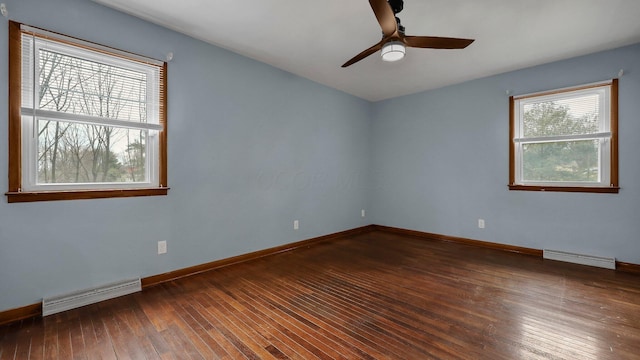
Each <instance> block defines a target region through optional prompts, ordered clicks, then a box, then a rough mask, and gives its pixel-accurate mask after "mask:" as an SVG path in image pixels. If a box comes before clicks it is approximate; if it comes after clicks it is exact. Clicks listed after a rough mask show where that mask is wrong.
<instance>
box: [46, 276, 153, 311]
mask: <svg viewBox="0 0 640 360" xmlns="http://www.w3.org/2000/svg"><path fill="white" fill-rule="evenodd" d="M138 291H142V283H141V282H140V278H138V279H132V280H125V281H120V282H116V283H111V284H107V285H103V286H100V287H96V288H93V289H86V290H81V291H77V292H73V293H70V294H66V295H60V296H56V297H50V298H45V299H42V316H47V315H51V314H55V313H59V312H62V311H66V310H71V309H75V308H79V307H81V306H85V305H89V304H95V303H97V302H100V301H104V300H109V299H113V298H117V297H120V296H124V295H128V294H132V293H135V292H138Z"/></svg>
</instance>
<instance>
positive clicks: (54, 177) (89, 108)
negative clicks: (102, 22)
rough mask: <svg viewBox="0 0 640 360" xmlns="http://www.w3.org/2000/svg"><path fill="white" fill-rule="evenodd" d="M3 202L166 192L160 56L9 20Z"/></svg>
mask: <svg viewBox="0 0 640 360" xmlns="http://www.w3.org/2000/svg"><path fill="white" fill-rule="evenodd" d="M10 39H11V40H10V52H9V56H10V70H9V72H10V79H9V83H10V85H9V89H10V90H9V99H10V101H9V102H10V115H9V131H10V143H9V148H10V149H9V150H10V155H9V157H10V159H9V178H10V181H9V188H10V189H9V192H8V193H7V196H8V201H9V202H20V201H39V200H66V199H76V198H82V199H86V198H98V197H122V196H146V195H165V194H166V193H167V187H166V186H167V181H166V178H167V174H166V114H165V108H166V106H165V96H164V94H165V93H166V91H165V78H166V74H165V73H166V64H165V63H163V62H159V61H155V60H151V59H147V58H143V57H140V56H137V55H133V54H129V53H125V52H121V51H118V50H114V49H110V48H106V47H102V46H99V45H95V44H91V43H87V42H84V41H81V40H77V39H73V38H68V37H66V36H62V35H59V34H54V33H50V32H47V31H44V30H40V29H36V28H32V27H29V26H25V25H21V24H18V23H14V22H12V23H11V24H10Z"/></svg>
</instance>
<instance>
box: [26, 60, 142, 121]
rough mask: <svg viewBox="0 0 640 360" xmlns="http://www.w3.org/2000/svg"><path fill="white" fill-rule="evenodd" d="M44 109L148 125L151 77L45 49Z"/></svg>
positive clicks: (40, 76) (41, 78)
mask: <svg viewBox="0 0 640 360" xmlns="http://www.w3.org/2000/svg"><path fill="white" fill-rule="evenodd" d="M38 55H39V56H38V62H39V64H38V65H39V66H38V71H39V73H38V79H39V89H38V90H39V91H38V94H37V96H39V99H38V100H39V104H40V106H39V107H40V109H43V110H50V111H59V112H65V113H71V114H80V115H89V116H98V117H103V118H110V119H118V120H125V121H132V122H147V100H146V96H147V95H146V92H147V74H146V73H144V72H140V71H134V70H130V69H124V68H121V67H118V66H114V65H108V64H104V63H100V62H95V61H91V60H87V59H81V58H78V57H74V56H69V55H66V54H62V53H59V52H56V51H51V50H45V49H41V50H40V51H39V53H38Z"/></svg>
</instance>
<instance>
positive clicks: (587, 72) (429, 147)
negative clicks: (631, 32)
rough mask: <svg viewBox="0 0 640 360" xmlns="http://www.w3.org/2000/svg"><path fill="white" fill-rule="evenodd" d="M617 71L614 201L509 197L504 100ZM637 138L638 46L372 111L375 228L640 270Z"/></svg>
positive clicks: (428, 94) (555, 196)
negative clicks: (587, 257)
mask: <svg viewBox="0 0 640 360" xmlns="http://www.w3.org/2000/svg"><path fill="white" fill-rule="evenodd" d="M620 69H624V71H625V74H624V76H622V77H621V78H620V87H619V90H620V101H619V110H620V117H619V128H620V130H619V131H620V133H619V143H620V144H619V151H620V155H619V165H620V186H621V187H622V190H621V191H620V193H619V194H617V195H616V194H585V193H554V192H547V193H544V192H526V191H509V190H508V189H507V183H508V178H509V174H508V171H509V167H508V165H509V159H508V144H509V142H508V139H509V133H508V131H509V118H508V106H509V102H508V96H507V95H506V91H507V90H509V91H511V94H516V95H517V94H525V93H531V92H536V91H542V90H549V89H554V88H561V87H567V86H572V85H579V84H585V83H591V82H597V81H602V80H606V79H611V78H613V77H616V76H617V74H618V71H619V70H620ZM639 135H640V45H635V46H630V47H625V48H620V49H617V50H613V51H608V52H603V53H598V54H594V55H589V56H584V57H580V58H574V59H571V60H567V61H561V62H556V63H552V64H547V65H544V66H538V67H534V68H529V69H525V70H521V71H515V72H511V73H507V74H502V75H499V76H493V77H489V78H484V79H480V80H476V81H470V82H466V83H463V84H459V85H455V86H450V87H446V88H442V89H439V90H434V91H429V92H424V93H420V94H414V95H409V96H404V97H400V98H396V99H391V100H388V101H383V102H379V103H376V104H375V105H374V111H373V124H372V144H373V148H372V151H373V157H372V159H373V160H372V169H371V171H372V173H373V174H374V176H373V179H374V181H375V186H374V190H373V191H372V193H371V199H370V201H371V207H372V212H371V215H372V222H374V223H377V224H382V225H388V226H395V227H401V228H408V229H413V230H419V231H425V232H432V233H438V234H444V235H450V236H458V237H463V238H472V239H479V240H484V241H491V242H498V243H504V244H512V245H518V246H524V247H530V248H536V249H545V248H546V249H555V250H564V251H571V252H577V253H582V254H591V255H597V256H611V257H616V258H617V259H618V260H621V261H626V262H632V263H636V264H640V158H639V155H640V139H639V138H638V136H639ZM479 218H483V219H485V220H486V228H485V229H483V230H482V229H478V227H477V219H479Z"/></svg>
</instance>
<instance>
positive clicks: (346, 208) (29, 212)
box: [0, 0, 371, 311]
mask: <svg viewBox="0 0 640 360" xmlns="http://www.w3.org/2000/svg"><path fill="white" fill-rule="evenodd" d="M4 2H5V3H6V4H7V8H8V9H9V13H10V19H12V20H15V21H19V22H23V23H26V24H29V25H33V26H38V27H42V28H46V29H49V30H52V31H56V32H60V33H64V34H67V35H70V36H75V37H79V38H83V39H85V40H89V41H94V42H98V43H102V44H104V45H109V46H113V47H117V48H121V49H123V50H129V51H132V52H136V53H140V54H142V55H146V56H150V57H154V58H159V59H163V58H164V57H165V54H166V53H168V52H170V51H172V52H174V54H175V56H174V60H173V61H172V62H170V63H169V79H168V83H169V104H168V109H169V114H168V115H169V116H168V122H169V138H168V142H169V154H168V156H169V169H168V170H169V186H171V190H170V191H169V195H168V196H166V197H141V198H128V199H127V198H122V199H102V200H82V201H59V202H39V203H22V204H20V203H18V204H8V203H7V202H6V199H4V200H3V201H0V311H2V310H5V309H11V308H15V307H20V306H25V305H29V304H33V303H36V302H39V301H40V300H41V299H42V297H47V296H53V295H58V294H63V293H67V292H70V291H75V290H80V289H85V288H90V287H94V286H98V285H102V284H105V283H109V282H113V281H118V280H122V279H128V278H133V277H138V276H141V277H145V276H150V275H155V274H160V273H164V272H167V271H171V270H174V269H179V268H184V267H188V266H192V265H196V264H201V263H205V262H209V261H213V260H216V259H222V258H227V257H230V256H234V255H239V254H244V253H247V252H251V251H256V250H260V249H265V248H269V247H273V246H277V245H281V244H285V243H291V242H294V241H298V240H303V239H308V238H312V237H316V236H320V235H324V234H328V233H334V232H338V231H341V230H346V229H351V228H355V227H359V226H363V225H365V224H367V223H368V221H366V220H365V219H362V218H361V217H360V209H362V208H363V207H364V206H366V201H367V186H366V181H368V180H367V179H368V177H367V171H368V169H369V159H370V149H369V140H370V117H371V114H370V111H371V104H370V103H368V102H366V101H364V100H361V99H358V98H355V97H353V96H350V95H347V94H345V93H342V92H339V91H336V90H333V89H329V88H327V87H324V86H321V85H318V84H316V83H313V82H311V81H308V80H305V79H302V78H300V77H296V76H294V75H292V74H289V73H286V72H283V71H280V70H278V69H275V68H273V67H270V66H268V65H265V64H261V63H259V62H256V61H253V60H250V59H248V58H244V57H241V56H239V55H236V54H233V53H231V52H228V51H226V50H223V49H220V48H217V47H213V46H210V45H207V44H205V43H202V42H200V41H197V40H194V39H191V38H188V37H186V36H182V35H180V34H177V33H175V32H172V31H169V30H167V29H163V28H160V27H157V26H154V25H151V24H149V23H146V22H143V21H140V20H138V19H135V18H133V17H130V16H127V15H125V14H122V13H118V12H116V11H113V10H110V9H108V8H105V7H102V6H100V5H97V4H95V3H93V2H91V1H89V0H5V1H4ZM6 49H7V19H5V18H2V17H0V109H6V108H7V50H6ZM6 124H7V119H6V111H0V149H3V154H4V155H3V156H0V169H2V170H0V172H1V173H2V174H4V175H2V176H0V189H5V191H6V189H8V184H7V170H6V169H7V156H6V149H7V137H8V134H7V125H6ZM294 219H299V220H300V230H298V231H294V230H293V220H294ZM158 240H167V241H168V248H169V252H168V254H166V255H162V256H158V255H157V254H156V242H157V241H158Z"/></svg>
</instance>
